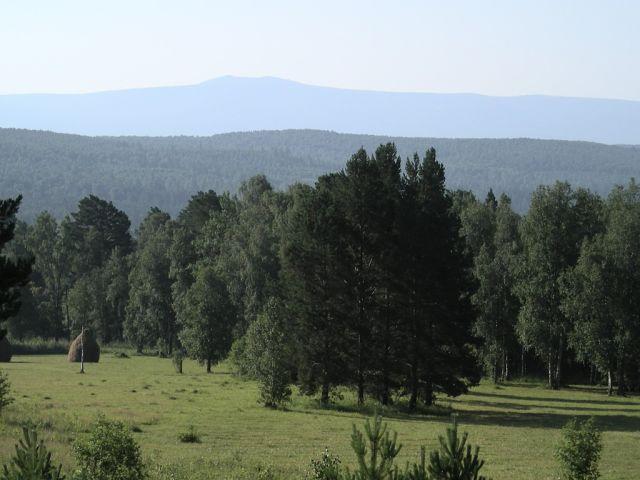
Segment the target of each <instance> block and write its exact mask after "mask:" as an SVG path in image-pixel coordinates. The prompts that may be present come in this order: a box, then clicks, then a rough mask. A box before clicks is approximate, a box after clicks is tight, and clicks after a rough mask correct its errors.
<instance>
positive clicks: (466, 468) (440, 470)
mask: <svg viewBox="0 0 640 480" xmlns="http://www.w3.org/2000/svg"><path fill="white" fill-rule="evenodd" d="M467 436H468V434H467V432H465V433H464V434H463V435H462V438H460V437H459V436H458V425H457V424H456V421H455V417H454V419H453V424H452V425H451V426H450V427H449V428H447V437H446V438H444V437H442V436H441V437H439V439H440V450H439V451H435V452H432V453H431V455H430V459H429V465H428V466H427V472H428V474H429V477H426V478H429V480H449V479H452V478H455V479H456V480H486V478H485V477H483V476H481V475H480V473H479V472H480V469H481V468H482V466H483V465H484V460H480V458H479V457H478V453H479V451H480V447H475V449H473V450H474V451H473V454H471V451H472V447H471V445H468V444H467ZM418 478H419V477H418ZM411 480H413V479H411Z"/></svg>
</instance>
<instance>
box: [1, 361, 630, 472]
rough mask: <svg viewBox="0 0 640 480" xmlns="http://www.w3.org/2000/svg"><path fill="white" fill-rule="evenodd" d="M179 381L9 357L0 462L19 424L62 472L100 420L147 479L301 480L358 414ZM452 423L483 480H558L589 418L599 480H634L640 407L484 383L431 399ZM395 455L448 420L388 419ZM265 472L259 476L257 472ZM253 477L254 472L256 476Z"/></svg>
mask: <svg viewBox="0 0 640 480" xmlns="http://www.w3.org/2000/svg"><path fill="white" fill-rule="evenodd" d="M184 367H185V368H184V372H185V373H184V374H183V375H178V374H177V373H174V370H173V366H172V364H171V360H166V359H158V358H154V357H132V358H130V359H120V358H115V357H114V356H113V355H111V354H104V355H103V358H102V360H101V362H100V363H99V364H89V365H87V373H86V374H84V375H80V374H79V373H77V371H78V365H77V364H69V363H67V361H66V358H65V357H64V356H62V355H40V356H16V357H14V359H13V361H12V362H11V363H10V364H5V365H3V367H2V369H3V370H4V371H6V372H7V373H8V375H9V378H10V381H11V383H12V385H13V395H14V397H15V399H16V401H15V403H14V404H13V405H11V406H10V407H8V408H7V409H6V411H5V412H4V413H3V417H4V418H3V421H2V425H1V430H0V456H1V457H2V459H3V460H5V459H7V458H8V456H9V455H10V454H11V452H12V451H13V445H14V444H15V441H16V439H17V438H18V436H19V433H20V425H21V424H23V423H24V422H25V421H27V420H30V421H31V422H33V423H35V424H36V425H38V428H39V430H40V432H41V435H43V437H44V438H45V439H46V442H47V444H48V446H49V447H50V448H51V449H52V450H53V451H54V455H55V459H56V461H61V462H62V463H63V464H64V465H65V468H67V469H70V468H72V467H73V456H72V451H71V445H72V442H73V440H74V439H75V438H76V437H77V436H78V435H83V434H84V432H86V431H87V429H88V427H89V425H90V424H91V422H92V421H94V420H95V418H96V416H97V415H98V414H99V413H104V414H105V415H106V416H107V417H108V418H113V419H119V420H122V421H124V422H126V423H129V424H131V425H132V426H136V427H138V428H139V429H140V430H141V432H137V433H134V436H135V438H136V439H137V440H138V441H139V442H140V444H141V446H142V449H143V453H144V456H145V458H146V460H147V461H148V462H149V464H150V465H151V473H152V478H157V479H194V480H199V479H208V478H216V479H259V478H276V479H296V480H301V479H303V478H304V473H305V470H306V469H307V467H308V465H309V461H310V459H311V458H314V457H317V456H318V455H319V454H320V453H321V452H322V451H323V450H324V448H325V447H329V448H330V450H331V451H332V452H334V453H337V454H338V455H339V456H340V457H341V459H342V461H343V463H345V464H350V463H351V462H352V460H353V455H352V453H351V450H350V447H349V441H350V438H349V435H350V432H351V425H352V424H353V423H354V422H355V423H356V424H357V425H358V426H360V425H361V424H362V421H363V419H364V418H365V414H364V413H359V412H357V411H355V410H354V409H353V407H352V405H353V403H352V401H351V399H350V398H345V399H343V400H341V401H339V402H338V403H337V405H335V406H333V407H331V408H328V409H322V408H319V406H318V404H317V403H316V401H315V400H313V399H310V398H307V397H300V396H298V395H295V394H294V396H293V400H292V402H291V404H290V405H289V406H288V407H287V408H286V409H283V410H270V409H265V408H264V407H261V406H260V405H258V404H257V403H256V398H257V388H256V385H255V384H254V383H253V382H249V381H244V380H241V379H238V378H236V377H234V376H233V375H231V374H229V372H228V371H227V370H225V368H224V366H222V367H220V368H219V369H218V370H217V371H216V372H215V373H214V374H211V375H207V374H206V373H204V371H203V369H202V368H201V367H199V366H198V365H197V364H196V363H194V362H185V366H184ZM449 402H450V405H451V407H452V408H453V409H454V410H455V411H456V412H457V413H458V418H459V423H460V425H461V428H462V429H463V430H466V431H468V432H469V435H470V440H471V442H472V443H474V444H479V445H480V446H481V455H482V456H483V457H484V458H485V459H486V472H485V474H487V475H489V476H491V477H492V478H493V479H494V480H520V479H522V480H544V479H555V478H557V469H556V463H555V460H554V459H553V450H554V445H555V443H556V442H557V440H558V438H559V428H560V427H561V426H562V425H563V424H564V423H565V422H566V421H567V420H568V419H569V418H571V417H572V416H595V417H596V418H597V421H598V424H599V425H600V427H601V428H602V430H603V431H604V436H603V439H604V444H605V448H604V454H603V460H602V467H601V470H602V474H603V475H602V478H603V479H604V480H636V479H637V478H640V398H638V397H627V398H617V397H615V398H608V397H607V396H606V395H605V394H604V393H603V392H602V391H601V390H596V389H592V388H583V387H572V388H568V389H565V390H562V391H559V392H552V391H550V390H547V389H545V388H544V387H543V386H541V385H538V384H530V383H521V384H519V383H512V384H508V385H503V386H500V387H494V386H493V385H490V384H483V385H481V386H480V387H478V388H475V389H473V391H472V392H471V393H470V394H468V395H465V396H463V397H460V398H457V399H453V400H451V401H449V400H448V399H442V400H441V404H443V405H449ZM386 418H387V420H388V422H389V425H390V427H391V428H393V429H394V430H396V431H397V432H398V437H399V440H400V442H401V443H402V444H403V445H404V447H403V449H402V452H401V459H400V461H401V463H402V464H404V462H405V461H406V460H412V459H414V458H416V457H417V454H418V452H419V447H420V445H426V446H427V448H432V447H435V446H436V445H437V437H438V435H439V434H442V433H443V432H444V429H445V427H446V425H447V424H448V423H449V418H448V417H447V416H437V415H426V414H423V415H418V416H412V417H410V416H407V415H405V414H402V413H398V412H395V413H394V412H387V414H386ZM190 425H193V426H195V428H196V431H197V432H199V433H200V434H201V437H202V441H201V443H197V444H184V443H180V442H179V440H178V434H179V433H180V432H184V431H186V430H187V429H188V427H189V426H190ZM265 471H266V472H271V473H272V474H273V476H272V477H268V475H266V474H265V473H264V472H265ZM260 472H263V473H262V474H261V473H260Z"/></svg>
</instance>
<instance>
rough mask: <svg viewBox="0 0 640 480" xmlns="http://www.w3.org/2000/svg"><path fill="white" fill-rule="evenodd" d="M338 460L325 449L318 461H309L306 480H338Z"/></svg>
mask: <svg viewBox="0 0 640 480" xmlns="http://www.w3.org/2000/svg"><path fill="white" fill-rule="evenodd" d="M341 478H342V477H341V467H340V459H339V458H338V457H337V456H334V455H331V453H329V450H328V449H326V448H325V450H324V452H323V453H322V456H321V457H320V459H319V460H311V468H310V471H309V473H308V474H307V480H340V479H341Z"/></svg>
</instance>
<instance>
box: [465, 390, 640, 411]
mask: <svg viewBox="0 0 640 480" xmlns="http://www.w3.org/2000/svg"><path fill="white" fill-rule="evenodd" d="M470 395H473V396H476V397H489V398H504V399H508V400H523V401H528V402H538V403H542V402H558V403H578V404H585V405H587V404H592V405H605V406H608V407H615V406H617V405H625V406H630V407H631V406H633V407H638V409H639V410H638V413H640V402H632V401H624V402H621V401H617V400H614V398H616V397H612V398H611V399H610V400H590V399H589V400H584V399H573V398H560V397H549V396H545V397H527V396H523V395H510V394H506V393H488V392H478V391H471V392H470ZM605 398H608V397H605ZM618 398H619V397H618ZM547 407H549V406H548V405H547ZM550 408H557V407H550ZM572 409H573V408H572Z"/></svg>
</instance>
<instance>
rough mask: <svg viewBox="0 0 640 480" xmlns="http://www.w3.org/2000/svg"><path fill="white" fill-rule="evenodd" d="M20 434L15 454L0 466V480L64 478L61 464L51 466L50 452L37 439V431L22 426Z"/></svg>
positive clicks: (54, 479)
mask: <svg viewBox="0 0 640 480" xmlns="http://www.w3.org/2000/svg"><path fill="white" fill-rule="evenodd" d="M22 434H23V439H22V440H20V441H19V443H18V444H17V445H16V453H15V455H14V456H13V457H12V458H11V460H10V462H9V464H8V465H7V464H5V465H3V467H2V474H1V475H0V480H64V478H65V477H64V475H62V473H61V471H62V465H59V466H58V467H57V468H56V467H54V466H53V464H52V462H51V452H49V451H47V448H46V446H45V445H44V442H43V441H42V440H40V441H38V435H37V433H36V432H35V431H31V430H29V429H27V428H23V429H22Z"/></svg>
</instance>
